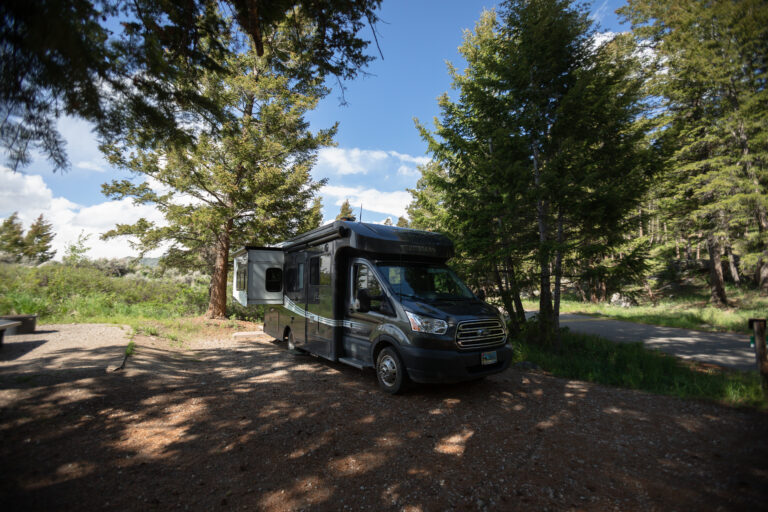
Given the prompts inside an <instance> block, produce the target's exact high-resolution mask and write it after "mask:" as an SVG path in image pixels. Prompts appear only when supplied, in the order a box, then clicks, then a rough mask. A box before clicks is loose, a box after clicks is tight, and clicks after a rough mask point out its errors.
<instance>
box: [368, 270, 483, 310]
mask: <svg viewBox="0 0 768 512" xmlns="http://www.w3.org/2000/svg"><path fill="white" fill-rule="evenodd" d="M378 267H379V272H381V275H382V276H384V279H385V280H386V281H387V284H388V285H389V287H390V289H391V290H392V291H393V292H394V293H396V294H398V295H400V296H401V297H410V298H416V299H422V300H426V301H434V300H468V299H474V298H475V296H474V295H473V294H472V292H471V291H469V288H467V286H466V285H465V284H464V283H462V282H461V279H459V277H458V276H457V275H456V274H455V273H454V272H453V270H451V269H449V268H448V267H441V266H435V265H429V264H419V263H396V264H390V263H380V264H379V265H378Z"/></svg>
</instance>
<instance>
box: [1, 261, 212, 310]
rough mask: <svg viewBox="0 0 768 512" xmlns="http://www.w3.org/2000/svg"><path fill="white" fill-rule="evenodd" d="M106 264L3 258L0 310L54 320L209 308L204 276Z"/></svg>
mask: <svg viewBox="0 0 768 512" xmlns="http://www.w3.org/2000/svg"><path fill="white" fill-rule="evenodd" d="M100 265H101V268H100V267H97V266H93V265H80V266H72V265H64V264H60V263H51V264H47V265H43V266H40V267H36V268H30V267H25V266H22V265H14V264H0V314H32V313H37V314H38V315H40V317H41V320H42V321H44V322H52V321H56V320H68V321H73V320H75V321H110V319H111V318H118V317H147V318H168V317H173V316H183V315H199V314H201V313H202V312H203V311H205V307H206V305H207V302H208V289H207V286H206V285H205V284H201V283H200V281H201V280H200V279H196V280H193V281H191V282H190V283H191V284H190V283H185V282H184V281H183V280H181V279H179V278H178V276H175V277H173V278H164V277H155V278H149V277H143V276H141V275H137V274H128V275H126V276H123V277H120V276H118V275H115V274H116V272H115V270H114V268H113V267H112V266H110V265H106V264H104V263H103V262H101V264H100Z"/></svg>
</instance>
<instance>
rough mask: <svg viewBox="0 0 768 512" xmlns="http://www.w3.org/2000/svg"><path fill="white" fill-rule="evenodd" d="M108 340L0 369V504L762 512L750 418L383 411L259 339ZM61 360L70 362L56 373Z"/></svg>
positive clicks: (570, 393) (491, 402)
mask: <svg viewBox="0 0 768 512" xmlns="http://www.w3.org/2000/svg"><path fill="white" fill-rule="evenodd" d="M109 327H112V328H110V329H107V330H103V328H104V326H96V327H92V326H77V327H69V326H56V328H55V329H54V328H53V326H42V327H41V329H43V330H46V331H56V332H48V333H46V334H45V336H44V337H41V338H40V339H39V340H37V341H38V342H39V341H41V340H43V343H42V344H38V345H36V346H34V347H33V348H32V349H31V350H26V351H23V352H24V353H23V354H20V352H22V351H17V352H13V351H9V352H6V351H5V349H4V350H3V351H2V353H0V439H2V443H0V460H2V461H3V464H2V466H0V498H1V499H0V502H2V503H3V504H4V507H3V508H5V509H7V510H57V509H58V510H94V509H105V508H109V509H116V510H147V509H149V510H169V509H192V510H234V509H241V510H266V511H273V510H274V511H283V510H329V511H331V510H333V511H337V510H404V511H417V510H421V511H427V510H435V511H443V510H643V511H647V510H741V509H750V510H763V509H765V508H766V503H768V442H767V441H766V439H768V421H766V420H768V414H766V413H763V412H758V411H754V410H745V409H734V408H729V407H724V406H720V405H716V404H711V403H704V402H695V401H683V400H678V399H674V398H669V397H661V396H655V395H650V394H646V393H641V392H635V391H628V390H621V389H615V388H607V387H602V386H598V385H591V384H587V383H583V382H579V381H569V380H564V379H557V378H554V377H551V376H549V375H546V374H543V373H539V372H525V371H520V370H509V371H507V372H505V373H504V374H501V375H498V376H494V377H492V378H488V379H486V380H485V381H483V382H480V383H476V384H471V385H449V386H429V387H418V388H416V389H414V390H412V391H410V392H409V393H408V394H406V395H403V396H396V397H393V396H388V395H385V394H382V393H381V392H379V391H378V389H377V388H376V380H375V376H374V375H373V373H372V372H369V371H366V372H361V371H359V370H356V369H354V368H350V367H346V366H343V365H340V364H335V363H329V362H327V361H324V360H321V359H317V358H313V357H309V356H304V355H299V356H297V355H293V354H291V353H289V352H288V351H287V350H286V349H285V347H284V345H283V344H282V343H278V342H276V341H274V340H272V339H270V338H269V337H266V336H256V337H252V338H250V339H232V338H226V339H219V340H216V339H213V338H209V339H206V340H203V341H200V342H194V343H190V344H185V345H184V346H179V344H178V343H172V342H169V341H168V340H164V339H159V338H149V337H142V336H137V337H135V341H136V354H135V356H133V357H131V358H130V359H129V361H128V364H127V367H126V369H125V370H122V371H118V372H107V371H106V368H107V367H108V366H111V365H114V364H119V362H120V360H121V358H122V355H123V351H124V348H125V345H126V344H127V337H126V331H123V330H121V329H120V328H119V327H113V326H109ZM75 333H76V334H75ZM14 338H17V339H14ZM7 341H8V343H7V344H6V347H11V346H13V345H14V343H17V342H19V341H21V340H20V339H18V337H9V339H8V340H7ZM49 344H50V345H49ZM46 345H47V348H44V346H46ZM27 347H31V345H29V346H27ZM51 347H56V348H55V349H54V350H50V348H51ZM82 347H92V348H91V349H87V350H85V353H86V354H91V355H90V357H85V355H84V354H83V353H82V352H83V348H82ZM69 351H71V353H72V354H80V355H77V356H76V357H73V358H70V360H69V362H67V359H68V358H67V356H66V354H68V353H70V352H69ZM13 354H16V355H15V356H14V355H13ZM19 354H20V355H19ZM32 368H34V370H32ZM54 377H55V378H54Z"/></svg>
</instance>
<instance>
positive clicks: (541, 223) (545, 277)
mask: <svg viewBox="0 0 768 512" xmlns="http://www.w3.org/2000/svg"><path fill="white" fill-rule="evenodd" d="M532 149H533V181H534V184H535V186H536V191H537V193H538V194H539V198H538V199H537V200H536V223H537V224H538V227H539V267H540V275H539V277H540V279H539V288H540V289H539V336H540V341H541V343H543V344H545V345H549V344H550V342H551V341H552V328H553V322H552V291H551V290H550V285H551V272H550V268H549V264H550V254H549V223H548V222H547V217H548V215H549V203H548V202H547V201H546V200H545V199H544V197H543V196H544V193H543V191H542V190H541V186H542V185H541V169H540V162H539V148H538V142H537V141H534V143H533V148H532Z"/></svg>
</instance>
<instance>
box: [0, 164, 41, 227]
mask: <svg viewBox="0 0 768 512" xmlns="http://www.w3.org/2000/svg"><path fill="white" fill-rule="evenodd" d="M0 181H1V182H2V183H3V186H2V187H0V214H2V215H3V216H4V217H6V216H8V215H10V214H11V213H13V212H15V211H22V210H24V209H26V208H29V207H30V205H34V206H35V207H38V208H48V206H49V205H50V204H51V200H52V199H53V193H52V192H51V189H49V188H48V187H47V186H46V184H45V182H44V181H43V177H42V176H38V175H36V174H23V173H21V172H13V171H11V170H10V169H8V168H7V167H0Z"/></svg>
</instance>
